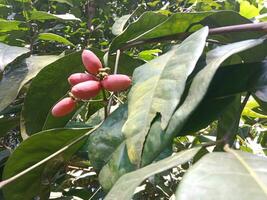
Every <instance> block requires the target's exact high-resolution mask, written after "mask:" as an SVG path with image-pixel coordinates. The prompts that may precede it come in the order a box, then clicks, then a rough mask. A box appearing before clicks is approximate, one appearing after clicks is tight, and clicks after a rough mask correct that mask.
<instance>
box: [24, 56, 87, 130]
mask: <svg viewBox="0 0 267 200" xmlns="http://www.w3.org/2000/svg"><path fill="white" fill-rule="evenodd" d="M83 71H84V67H83V64H82V61H81V52H77V53H73V54H70V55H67V56H64V57H63V58H60V59H59V60H57V61H56V62H54V63H52V64H50V65H48V66H46V67H45V68H44V69H43V70H42V71H41V72H40V73H39V74H38V75H37V76H36V77H35V79H34V80H33V81H32V83H31V85H30V87H29V90H28V92H27V95H26V97H25V101H24V107H23V110H24V111H23V113H22V116H23V118H24V120H25V128H26V133H27V134H28V135H32V134H34V133H37V132H39V131H41V130H42V128H43V126H44V123H45V120H46V117H47V115H48V114H49V112H50V109H51V108H52V106H53V105H54V104H55V103H56V102H57V101H58V100H59V99H60V98H62V96H64V95H65V94H67V92H68V91H69V90H70V85H69V83H68V81H67V79H68V77H69V76H70V75H71V74H72V73H75V72H83ZM37 111H38V112H37Z"/></svg>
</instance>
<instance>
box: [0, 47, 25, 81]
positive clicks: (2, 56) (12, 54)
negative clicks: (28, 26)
mask: <svg viewBox="0 0 267 200" xmlns="http://www.w3.org/2000/svg"><path fill="white" fill-rule="evenodd" d="M29 52H30V50H29V49H27V48H24V47H15V46H9V45H6V44H3V43H0V73H1V71H3V70H4V69H5V67H6V66H7V65H8V64H10V63H11V62H13V61H14V60H15V59H17V58H19V57H20V56H23V55H25V54H27V53H29ZM0 81H1V79H0Z"/></svg>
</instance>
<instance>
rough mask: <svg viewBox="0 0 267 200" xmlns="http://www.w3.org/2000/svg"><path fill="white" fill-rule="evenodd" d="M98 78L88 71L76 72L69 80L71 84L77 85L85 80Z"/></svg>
mask: <svg viewBox="0 0 267 200" xmlns="http://www.w3.org/2000/svg"><path fill="white" fill-rule="evenodd" d="M96 80H97V78H96V77H94V76H93V75H91V74H86V73H75V74H72V75H70V76H69V78H68V82H69V84H70V85H72V86H74V85H77V84H78V83H82V82H85V81H96Z"/></svg>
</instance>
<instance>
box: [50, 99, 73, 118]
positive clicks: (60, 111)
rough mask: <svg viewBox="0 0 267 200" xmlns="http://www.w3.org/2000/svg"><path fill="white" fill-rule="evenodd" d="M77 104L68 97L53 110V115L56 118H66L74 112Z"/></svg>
mask: <svg viewBox="0 0 267 200" xmlns="http://www.w3.org/2000/svg"><path fill="white" fill-rule="evenodd" d="M75 104H76V103H75V101H74V100H73V99H72V98H71V97H66V98H64V99H62V100H60V101H59V102H58V103H57V104H56V105H54V107H53V108H52V115H53V116H54V117H62V116H65V115H67V114H69V113H71V112H72V111H73V110H74V108H75Z"/></svg>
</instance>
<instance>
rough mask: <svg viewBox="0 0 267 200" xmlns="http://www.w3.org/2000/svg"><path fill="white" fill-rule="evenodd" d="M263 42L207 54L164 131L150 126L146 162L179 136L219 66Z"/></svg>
mask: <svg viewBox="0 0 267 200" xmlns="http://www.w3.org/2000/svg"><path fill="white" fill-rule="evenodd" d="M263 42H264V38H260V39H254V40H246V41H241V42H236V43H232V44H228V45H224V46H221V47H217V48H216V49H214V50H212V51H210V52H209V53H208V54H207V59H206V63H207V65H206V67H204V68H203V69H202V70H200V72H198V73H197V75H196V76H195V77H194V79H193V81H192V84H191V86H190V88H189V91H188V94H187V96H186V97H185V100H184V103H183V104H182V105H181V106H180V107H178V109H177V110H176V111H175V113H174V114H173V115H172V118H171V120H170V122H169V125H168V127H167V129H166V131H163V130H161V129H159V126H158V124H156V123H155V125H154V124H152V127H151V128H150V131H149V134H148V137H147V142H146V144H149V145H145V147H144V152H146V154H144V155H143V157H144V156H145V157H146V158H145V160H146V162H148V163H149V162H152V161H153V159H154V158H155V156H157V153H158V152H161V151H162V150H163V149H165V147H166V146H167V145H168V144H170V143H171V141H172V139H173V138H174V137H175V136H177V135H180V134H181V132H180V131H181V130H182V128H183V126H184V125H185V123H186V121H187V120H188V118H189V117H190V115H191V114H192V113H193V111H194V110H195V109H196V108H197V106H198V105H199V104H200V102H201V101H202V99H203V97H204V96H205V94H206V92H207V90H208V87H209V85H210V82H211V80H212V78H213V77H214V74H215V72H216V71H217V69H218V68H219V66H220V64H221V63H222V62H223V61H224V60H226V59H227V58H228V57H230V56H231V55H233V54H235V53H238V52H241V51H244V50H246V49H249V48H252V47H255V46H257V45H260V44H262V43H263ZM158 137H160V138H161V140H160V141H158V142H157V143H154V144H153V143H152V142H149V141H150V140H151V141H155V138H158ZM155 152H156V153H155Z"/></svg>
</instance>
